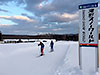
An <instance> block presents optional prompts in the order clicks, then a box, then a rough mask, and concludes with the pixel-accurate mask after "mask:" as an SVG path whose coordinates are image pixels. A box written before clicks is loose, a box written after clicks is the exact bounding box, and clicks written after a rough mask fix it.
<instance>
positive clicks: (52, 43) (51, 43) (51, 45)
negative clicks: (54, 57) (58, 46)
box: [50, 41, 54, 52]
mask: <svg viewBox="0 0 100 75" xmlns="http://www.w3.org/2000/svg"><path fill="white" fill-rule="evenodd" d="M53 46H54V42H53V41H51V42H50V47H51V52H52V51H54V49H53Z"/></svg>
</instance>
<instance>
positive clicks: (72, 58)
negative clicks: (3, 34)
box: [0, 41, 100, 75]
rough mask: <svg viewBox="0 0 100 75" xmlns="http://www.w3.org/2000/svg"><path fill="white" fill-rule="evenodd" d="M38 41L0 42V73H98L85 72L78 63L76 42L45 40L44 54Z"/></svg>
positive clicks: (37, 74) (14, 74)
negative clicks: (51, 49)
mask: <svg viewBox="0 0 100 75" xmlns="http://www.w3.org/2000/svg"><path fill="white" fill-rule="evenodd" d="M38 43H39V42H35V43H20V44H0V75H99V74H100V73H98V74H97V73H96V72H93V71H89V73H85V72H84V71H82V70H80V69H79V65H78V42H70V41H69V42H68V41H59V42H55V46H54V52H49V51H50V47H49V43H50V42H45V43H44V44H45V50H44V53H45V55H44V56H42V57H38V56H39V55H40V47H38Z"/></svg>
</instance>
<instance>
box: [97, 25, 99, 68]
mask: <svg viewBox="0 0 100 75" xmlns="http://www.w3.org/2000/svg"><path fill="white" fill-rule="evenodd" d="M97 30H98V31H97V34H98V41H97V42H98V47H97V68H99V27H98V26H97Z"/></svg>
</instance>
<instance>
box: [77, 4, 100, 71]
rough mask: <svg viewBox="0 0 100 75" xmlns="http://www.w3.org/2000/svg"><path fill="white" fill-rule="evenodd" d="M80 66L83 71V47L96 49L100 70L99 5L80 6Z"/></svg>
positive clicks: (97, 64)
mask: <svg viewBox="0 0 100 75" xmlns="http://www.w3.org/2000/svg"><path fill="white" fill-rule="evenodd" d="M79 16H80V18H79V65H80V69H82V57H81V56H82V55H81V54H82V53H81V47H95V49H96V61H95V62H96V66H97V68H99V48H98V47H99V38H98V36H99V35H98V34H99V32H98V3H90V4H83V5H79Z"/></svg>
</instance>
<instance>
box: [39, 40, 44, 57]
mask: <svg viewBox="0 0 100 75" xmlns="http://www.w3.org/2000/svg"><path fill="white" fill-rule="evenodd" d="M38 46H41V56H42V55H44V44H43V43H42V42H40V44H38Z"/></svg>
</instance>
